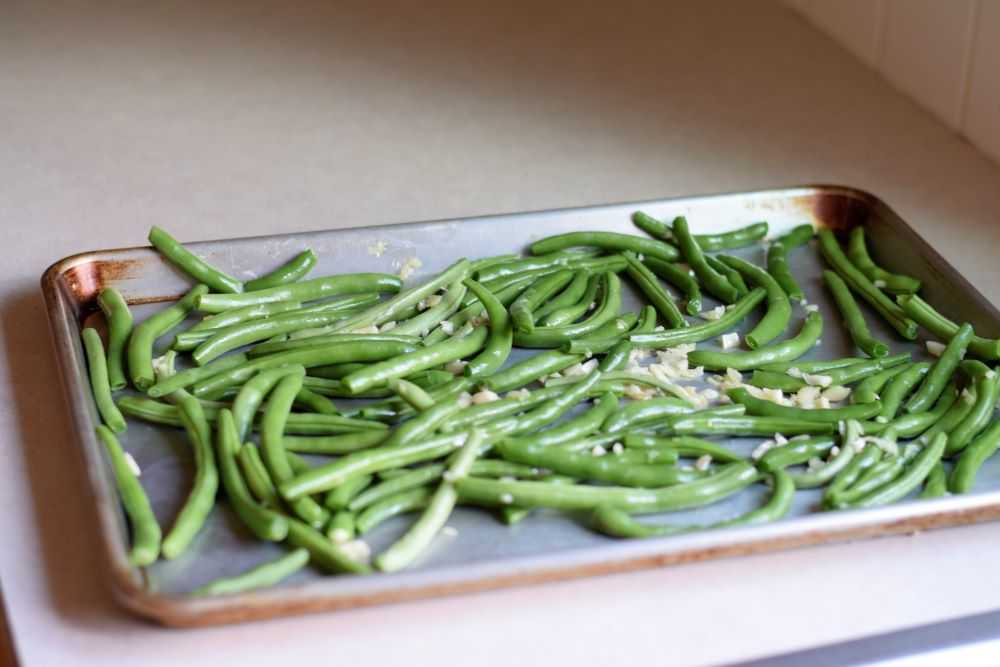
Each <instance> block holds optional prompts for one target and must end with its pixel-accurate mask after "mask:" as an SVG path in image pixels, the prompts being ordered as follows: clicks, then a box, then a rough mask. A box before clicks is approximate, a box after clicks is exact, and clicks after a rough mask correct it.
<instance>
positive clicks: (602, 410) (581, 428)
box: [511, 394, 618, 447]
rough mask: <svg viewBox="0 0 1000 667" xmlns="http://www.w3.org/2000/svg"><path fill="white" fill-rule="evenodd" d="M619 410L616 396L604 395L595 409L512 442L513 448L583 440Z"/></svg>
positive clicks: (546, 445) (545, 445)
mask: <svg viewBox="0 0 1000 667" xmlns="http://www.w3.org/2000/svg"><path fill="white" fill-rule="evenodd" d="M617 409H618V398H617V397H616V396H615V395H614V394H603V395H601V397H600V398H599V399H598V400H597V402H596V404H595V405H594V407H592V408H591V409H589V410H587V411H586V412H583V413H581V414H579V415H578V416H576V417H574V418H573V419H568V420H566V421H565V422H562V423H561V424H559V425H558V426H555V427H553V428H550V429H547V430H545V431H541V432H540V433H535V434H532V435H528V436H523V437H521V438H517V439H514V440H512V441H511V442H512V443H513V445H512V446H522V445H525V446H527V445H530V446H532V447H548V446H550V445H557V444H559V443H562V442H566V441H568V440H574V439H577V438H583V437H586V436H588V435H590V434H591V433H594V432H595V431H597V430H598V429H599V428H600V426H601V424H603V423H604V422H605V420H606V419H608V418H609V417H610V416H611V415H612V414H613V413H614V411H615V410H617Z"/></svg>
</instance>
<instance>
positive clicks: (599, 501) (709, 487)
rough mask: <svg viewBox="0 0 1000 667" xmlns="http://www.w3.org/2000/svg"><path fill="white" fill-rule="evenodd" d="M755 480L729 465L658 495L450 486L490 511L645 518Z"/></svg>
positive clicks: (748, 469) (489, 483)
mask: <svg viewBox="0 0 1000 667" xmlns="http://www.w3.org/2000/svg"><path fill="white" fill-rule="evenodd" d="M758 475H759V473H758V472H757V470H756V469H755V468H754V467H753V465H751V464H749V463H730V464H728V465H726V466H725V467H724V468H722V469H720V470H719V472H717V473H715V474H712V475H709V476H707V477H702V478H700V479H698V480H695V481H693V482H687V483H684V484H677V485H674V486H668V487H664V488H660V489H638V488H634V487H619V486H585V485H582V484H574V485H562V484H559V485H556V484H546V483H545V482H518V481H503V480H498V481H494V480H489V479H481V478H475V477H466V478H465V479H461V480H458V481H457V482H455V486H456V487H457V488H458V493H459V497H460V498H461V499H462V501H463V502H468V503H472V504H476V505H486V506H489V507H496V506H498V505H500V506H503V505H515V506H519V507H528V508H531V507H551V508H554V509H561V510H569V511H572V510H592V509H594V508H596V507H598V506H600V505H608V506H611V507H618V508H621V509H623V510H627V511H629V512H633V513H649V512H664V511H667V510H680V509H688V508H692V507H702V506H704V505H709V504H711V503H714V502H717V501H718V500H721V499H723V498H725V497H727V496H729V495H731V494H732V493H735V492H736V491H738V490H740V489H743V488H745V487H747V486H749V485H750V484H752V483H753V482H755V481H756V480H757V479H758Z"/></svg>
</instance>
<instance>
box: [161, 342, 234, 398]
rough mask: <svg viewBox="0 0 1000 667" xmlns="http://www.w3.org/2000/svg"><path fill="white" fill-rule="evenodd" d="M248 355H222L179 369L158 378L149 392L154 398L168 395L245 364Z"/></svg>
mask: <svg viewBox="0 0 1000 667" xmlns="http://www.w3.org/2000/svg"><path fill="white" fill-rule="evenodd" d="M246 361H247V357H246V355H245V354H243V353H242V352H239V353H236V354H231V355H229V356H228V357H222V358H221V359H217V360H216V361H214V362H212V363H209V364H206V365H204V366H195V367H194V368H186V369H184V370H182V371H178V372H176V373H174V374H172V375H170V376H168V377H160V378H156V384H154V385H153V386H151V387H149V389H148V390H147V393H149V395H150V396H152V397H153V398H161V397H163V396H168V395H170V394H171V393H173V392H174V391H176V390H178V389H184V388H185V387H189V386H191V385H192V384H194V383H195V382H198V381H199V380H204V379H206V378H210V377H212V376H213V375H215V374H216V373H221V372H222V371H224V370H227V369H230V368H234V367H236V366H240V365H242V364H245V363H246Z"/></svg>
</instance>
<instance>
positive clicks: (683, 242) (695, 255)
mask: <svg viewBox="0 0 1000 667" xmlns="http://www.w3.org/2000/svg"><path fill="white" fill-rule="evenodd" d="M673 231H674V236H675V238H676V239H677V244H678V246H679V247H680V250H681V254H682V255H683V257H684V260H685V261H686V262H687V263H688V265H689V266H690V267H691V269H692V270H693V271H694V272H695V275H697V276H698V280H699V281H700V282H701V284H702V286H703V287H704V288H705V289H706V290H707V291H708V292H709V294H711V295H713V296H715V297H716V298H718V299H719V300H721V301H723V302H725V303H735V302H736V300H737V299H739V298H740V295H739V292H738V291H737V289H736V288H735V287H733V286H732V285H731V284H730V283H729V281H728V280H726V277H725V276H723V275H721V274H719V273H718V272H717V271H716V270H715V269H713V268H712V267H711V266H709V264H708V262H706V261H705V254H704V253H703V252H702V250H701V247H699V245H698V243H697V241H695V240H694V237H692V236H691V232H690V230H689V229H688V224H687V220H686V219H685V218H684V216H678V217H677V218H675V219H674V224H673ZM663 259H667V260H668V261H669V258H663Z"/></svg>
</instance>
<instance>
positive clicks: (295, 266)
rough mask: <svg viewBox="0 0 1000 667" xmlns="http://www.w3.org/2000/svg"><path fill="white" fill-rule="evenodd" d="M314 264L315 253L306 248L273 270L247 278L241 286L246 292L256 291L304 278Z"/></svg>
mask: <svg viewBox="0 0 1000 667" xmlns="http://www.w3.org/2000/svg"><path fill="white" fill-rule="evenodd" d="M314 266H316V253H314V252H313V251H312V250H309V249H306V250H303V251H302V252H300V253H299V254H298V255H296V256H295V257H293V258H292V259H290V260H289V261H288V262H287V263H285V264H282V265H281V266H279V267H278V268H276V269H275V270H274V271H271V272H270V273H267V274H264V275H263V276H261V277H260V278H254V279H253V280H248V281H247V282H246V283H244V284H243V288H244V289H245V290H246V291H247V292H256V291H259V290H262V289H269V288H271V287H278V286H281V285H287V284H288V283H294V282H297V281H299V280H301V279H302V278H304V277H305V275H306V274H307V273H309V271H311V270H312V268H313V267H314Z"/></svg>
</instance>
